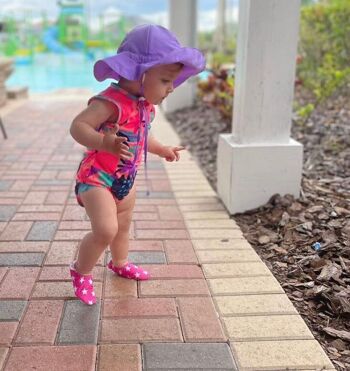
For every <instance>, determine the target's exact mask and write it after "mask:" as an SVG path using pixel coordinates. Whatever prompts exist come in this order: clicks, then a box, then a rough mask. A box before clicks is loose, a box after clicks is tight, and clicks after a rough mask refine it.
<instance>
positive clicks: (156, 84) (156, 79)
mask: <svg viewBox="0 0 350 371" xmlns="http://www.w3.org/2000/svg"><path fill="white" fill-rule="evenodd" d="M181 68H182V64H180V63H174V64H164V65H161V66H156V67H153V68H150V69H149V70H148V71H147V72H146V74H145V79H144V95H145V98H146V99H147V100H148V101H149V102H150V103H152V104H160V103H162V101H163V99H164V98H166V97H167V96H168V94H170V93H172V92H173V91H174V86H173V83H174V80H176V78H177V76H178V75H179V73H180V71H181Z"/></svg>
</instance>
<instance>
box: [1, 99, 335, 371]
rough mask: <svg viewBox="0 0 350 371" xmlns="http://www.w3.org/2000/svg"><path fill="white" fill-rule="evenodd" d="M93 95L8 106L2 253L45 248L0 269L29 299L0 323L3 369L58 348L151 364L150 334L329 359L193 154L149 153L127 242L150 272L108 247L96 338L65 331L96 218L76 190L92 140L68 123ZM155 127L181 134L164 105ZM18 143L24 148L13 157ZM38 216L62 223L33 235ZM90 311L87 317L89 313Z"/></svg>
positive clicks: (126, 370)
mask: <svg viewBox="0 0 350 371" xmlns="http://www.w3.org/2000/svg"><path fill="white" fill-rule="evenodd" d="M89 95H90V94H89ZM87 97H88V95H86V97H84V96H83V94H82V95H81V96H80V97H77V96H76V95H73V94H70V95H69V94H67V95H65V94H64V95H62V94H60V95H56V96H54V97H50V96H48V97H46V98H44V97H40V99H39V98H38V99H36V98H33V100H32V101H23V102H21V103H19V104H18V105H16V106H15V110H14V111H12V112H10V111H6V112H9V113H7V114H6V115H5V116H4V117H3V119H4V120H5V121H6V126H7V128H9V129H8V130H9V133H8V134H9V139H8V140H7V141H4V140H2V143H1V146H0V182H2V183H1V185H2V188H4V189H3V190H0V207H1V206H3V207H4V210H6V213H7V214H6V215H7V217H6V218H7V219H6V218H5V219H6V220H2V221H1V223H0V258H1V257H2V255H1V254H8V253H22V254H25V253H39V255H40V254H42V256H43V263H42V266H40V267H38V266H29V267H19V266H11V267H0V301H3V302H4V304H5V305H9V304H8V302H11V304H12V305H13V304H16V305H20V306H21V307H19V309H20V310H19V311H18V314H17V316H18V318H17V317H16V318H14V319H11V320H8V319H4V320H1V322H0V338H1V341H0V369H4V371H13V370H26V369H28V370H29V369H36V370H45V371H46V370H47V369H48V367H47V365H48V363H47V362H48V360H49V362H50V368H49V369H55V370H70V371H74V370H77V371H78V370H79V371H81V370H84V371H85V370H86V371H89V370H95V369H96V370H108V371H113V370H118V371H121V370H123V371H141V370H142V364H143V359H142V357H145V354H144V353H143V352H144V349H143V346H144V345H143V344H145V343H148V342H157V343H169V342H170V343H184V344H188V345H190V344H191V343H209V344H211V343H213V344H217V343H222V345H225V346H226V347H227V349H229V348H228V345H227V343H228V344H229V345H230V349H231V351H232V354H233V356H234V358H235V361H236V363H237V365H238V370H240V371H241V370H283V369H286V368H289V369H298V370H302V369H309V370H311V369H317V368H319V369H320V368H322V367H324V368H325V369H326V370H330V369H333V365H332V364H331V362H330V361H329V359H328V358H327V356H326V354H325V353H324V351H323V350H322V348H321V346H320V345H319V344H318V342H317V341H316V340H314V339H313V336H312V334H311V332H310V331H309V330H308V328H307V327H306V325H305V323H304V322H303V321H302V319H301V317H300V316H299V315H298V313H297V311H296V310H295V308H294V307H293V305H292V303H291V302H290V301H289V299H288V298H287V296H286V295H285V293H284V291H283V289H282V288H281V286H280V285H279V283H278V282H277V280H276V279H275V278H274V277H273V276H272V275H271V273H270V271H269V270H268V269H267V267H266V266H265V265H264V264H263V262H262V261H261V259H260V258H259V256H258V255H257V254H256V253H255V251H254V250H253V249H252V247H251V246H250V245H249V243H248V242H247V241H246V240H245V239H244V237H243V234H242V232H241V231H240V229H239V228H238V226H237V225H236V223H235V222H234V220H233V219H230V216H229V215H228V213H227V212H226V210H225V208H224V207H223V205H222V204H221V202H220V200H219V198H218V197H217V195H216V193H215V192H214V191H213V190H212V188H211V187H210V185H209V184H208V182H207V180H206V178H205V177H204V175H203V174H202V172H201V169H200V168H199V167H198V166H197V165H196V163H195V162H194V161H193V159H192V158H191V156H190V155H189V154H188V153H187V152H181V156H182V159H181V161H179V162H176V163H175V162H174V163H167V162H165V161H164V162H160V160H159V159H158V158H157V157H156V156H153V155H150V156H149V161H150V162H152V165H153V166H152V167H151V166H150V168H149V171H148V176H149V179H150V181H149V183H148V184H147V183H146V178H145V173H144V171H143V169H140V171H139V174H138V178H137V185H138V191H139V194H138V198H137V201H136V205H135V212H134V215H133V222H132V228H131V232H130V238H131V240H130V253H131V254H132V256H133V257H135V259H140V260H141V262H140V263H139V264H142V266H143V267H144V268H145V269H147V270H149V271H150V272H151V274H152V279H151V280H149V281H142V282H136V281H131V280H126V279H123V278H120V277H116V276H115V275H113V274H112V273H111V272H110V271H107V270H106V269H105V264H106V256H107V254H102V256H101V258H100V259H99V261H98V264H97V266H96V267H95V269H94V271H93V273H94V278H95V288H96V295H97V296H98V298H99V299H100V300H99V303H100V304H101V311H100V314H99V316H98V313H97V315H96V316H95V317H96V318H97V322H96V326H97V327H96V328H97V331H96V338H97V340H95V341H93V342H92V344H71V345H69V344H68V345H67V344H65V345H63V344H62V343H60V342H59V338H60V337H59V335H60V334H61V332H60V331H62V328H61V327H62V322H64V321H63V319H65V321H69V320H70V317H69V316H72V318H71V320H74V319H75V318H76V317H75V316H79V315H80V314H79V313H80V309H79V308H80V307H79V306H76V305H75V304H79V303H77V302H76V301H73V300H75V297H74V293H73V288H72V284H71V281H70V277H69V271H68V267H67V265H68V263H69V262H70V261H71V260H72V259H73V258H74V257H75V256H76V252H77V247H78V244H79V241H80V240H81V238H82V237H83V236H84V235H85V234H86V233H87V231H88V230H89V221H88V218H87V216H86V214H85V211H84V209H83V208H82V207H80V206H79V205H77V203H76V200H75V197H74V180H73V177H74V173H75V171H76V168H77V165H78V163H79V161H80V158H81V154H82V147H81V146H80V145H78V144H77V143H75V142H74V141H73V139H72V138H71V137H70V135H69V130H68V129H69V124H70V122H71V120H72V118H73V117H74V115H76V114H77V113H78V112H79V111H80V110H81V109H82V108H83V107H85V105H86V99H85V98H87ZM43 99H45V101H44V100H43ZM0 113H1V112H0ZM28 122H30V125H28ZM152 126H153V128H152V130H153V131H154V135H155V136H156V137H157V138H158V139H159V140H160V141H163V142H165V143H167V144H169V145H170V144H174V145H177V144H178V143H179V140H178V138H177V137H176V134H175V133H174V132H173V131H172V129H171V127H170V126H169V124H168V123H167V122H166V120H165V119H164V117H163V116H162V114H161V113H160V114H159V115H158V116H157V119H156V121H155V123H154V124H153V125H152ZM53 133H54V135H52V134H53ZM23 143H29V144H28V146H23ZM8 153H11V154H13V155H14V156H16V158H17V159H18V160H16V161H15V162H13V161H12V160H11V161H9V160H8V159H6V155H7V154H8ZM2 188H0V189H2ZM147 189H149V190H150V191H151V197H148V198H147V197H146V196H145V191H146V190H147ZM4 215H5V214H4ZM36 222H40V223H43V222H44V225H48V226H49V225H50V223H55V224H57V229H56V230H55V233H54V235H53V236H52V237H50V236H47V235H44V234H43V235H41V234H40V228H39V232H37V233H36V234H35V236H36V238H38V241H29V240H27V236H28V234H30V231H31V228H32V226H33V225H35V223H36ZM45 222H47V223H45ZM51 225H52V224H51ZM39 226H40V225H39ZM40 238H41V239H42V240H40ZM3 256H4V255H3ZM142 259H144V262H142ZM159 262H162V263H161V264H160V263H159ZM14 264H15V263H14ZM72 304H73V305H72ZM21 308H22V309H21ZM67 308H68V309H69V308H70V310H71V312H70V314H69V313H68V314H67V313H65V311H66V310H67ZM94 308H95V309H96V308H98V307H94ZM82 309H84V310H82V311H81V313H85V314H84V316H85V315H86V313H91V312H86V310H87V308H85V307H82ZM65 316H66V317H65ZM84 318H85V317H84ZM76 321H78V323H83V322H84V321H82V320H76ZM73 323H74V324H76V322H73ZM73 327H74V326H73ZM77 328H78V327H77ZM69 329H70V327H69V326H68V327H67V326H66V330H65V331H69ZM83 330H84V328H83ZM83 330H82V333H84V334H85V332H84V331H83ZM72 331H73V330H72ZM97 334H98V335H97ZM68 338H69V337H68ZM78 338H79V337H78ZM91 338H94V337H91ZM201 345H203V344H201Z"/></svg>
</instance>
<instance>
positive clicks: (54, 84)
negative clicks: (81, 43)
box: [6, 52, 209, 93]
mask: <svg viewBox="0 0 350 371" xmlns="http://www.w3.org/2000/svg"><path fill="white" fill-rule="evenodd" d="M110 54H112V52H110ZM103 57H104V55H102V54H101V53H99V54H96V53H95V55H94V57H93V58H88V57H87V56H86V55H85V54H83V53H78V52H71V53H67V54H53V53H51V54H49V53H45V54H44V53H43V54H36V55H35V56H34V58H33V61H32V63H26V62H25V61H22V62H21V63H16V64H15V71H14V73H13V74H12V75H11V76H10V78H9V79H8V80H7V81H6V85H7V86H8V87H15V86H27V87H28V88H29V91H30V92H35V93H43V92H49V91H54V90H57V89H62V88H63V89H65V88H89V89H91V90H92V91H93V92H94V93H97V92H99V91H101V90H103V89H104V88H105V87H107V86H108V85H109V84H110V80H107V81H106V82H102V83H101V82H98V81H96V80H95V78H94V76H93V65H94V62H95V60H97V59H100V58H103ZM208 75H209V73H208V71H203V72H202V73H201V74H200V75H199V78H200V79H201V80H205V79H207V77H208Z"/></svg>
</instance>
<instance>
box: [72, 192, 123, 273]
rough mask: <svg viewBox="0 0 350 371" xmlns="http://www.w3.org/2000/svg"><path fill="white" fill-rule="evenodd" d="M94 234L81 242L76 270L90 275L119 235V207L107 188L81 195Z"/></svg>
mask: <svg viewBox="0 0 350 371" xmlns="http://www.w3.org/2000/svg"><path fill="white" fill-rule="evenodd" d="M81 199H82V201H83V203H84V206H85V210H86V213H87V214H88V216H89V218H90V222H91V228H92V232H91V233H88V234H87V235H86V236H85V237H84V238H83V240H82V241H81V244H80V247H79V254H78V260H77V262H76V270H77V271H78V272H79V273H81V274H89V273H90V272H91V271H92V269H93V267H94V266H95V264H96V262H97V260H98V258H99V257H100V255H101V254H102V253H103V251H104V250H105V249H106V247H107V246H108V245H109V244H110V243H111V241H112V240H113V239H114V237H115V236H116V234H117V233H118V218H117V207H116V204H115V201H114V198H113V196H112V194H111V193H110V192H109V191H108V190H107V189H105V188H98V187H96V188H92V189H90V190H88V191H86V192H83V193H82V194H81Z"/></svg>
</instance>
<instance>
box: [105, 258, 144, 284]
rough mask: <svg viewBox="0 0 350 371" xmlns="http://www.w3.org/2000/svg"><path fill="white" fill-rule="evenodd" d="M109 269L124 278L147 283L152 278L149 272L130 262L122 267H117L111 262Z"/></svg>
mask: <svg viewBox="0 0 350 371" xmlns="http://www.w3.org/2000/svg"><path fill="white" fill-rule="evenodd" d="M107 267H108V268H109V269H110V270H111V271H113V272H114V273H115V274H117V275H118V276H121V277H124V278H129V279H132V280H139V281H145V280H148V279H149V278H150V274H149V273H148V272H147V271H145V270H143V269H142V268H140V267H138V266H137V265H134V264H132V263H129V262H126V263H125V264H124V265H123V266H122V267H116V266H115V265H114V264H113V262H112V260H111V261H110V262H109V263H108V265H107Z"/></svg>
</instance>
